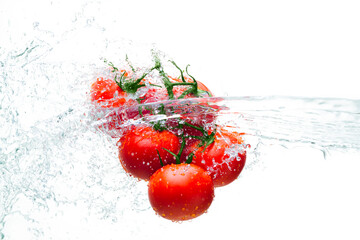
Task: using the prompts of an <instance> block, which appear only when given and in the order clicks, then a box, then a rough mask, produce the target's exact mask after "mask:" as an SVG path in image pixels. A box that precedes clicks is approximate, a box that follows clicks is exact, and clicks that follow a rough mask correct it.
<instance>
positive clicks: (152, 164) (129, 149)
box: [118, 126, 180, 180]
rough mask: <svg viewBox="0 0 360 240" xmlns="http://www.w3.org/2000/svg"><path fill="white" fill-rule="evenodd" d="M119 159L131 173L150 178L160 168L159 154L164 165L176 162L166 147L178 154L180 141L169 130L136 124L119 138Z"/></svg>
mask: <svg viewBox="0 0 360 240" xmlns="http://www.w3.org/2000/svg"><path fill="white" fill-rule="evenodd" d="M118 143H119V159H120V162H121V165H122V166H123V168H124V169H125V170H126V172H128V173H129V174H130V175H132V176H134V177H136V178H139V179H143V180H149V179H150V176H151V175H152V174H153V173H154V172H156V170H158V169H160V168H161V167H162V166H161V163H160V159H159V155H158V152H157V151H159V154H160V157H161V160H162V162H163V164H164V165H166V164H171V163H175V162H176V159H175V157H174V156H173V155H171V154H170V153H169V152H167V151H166V150H164V149H163V148H166V149H168V150H170V151H171V152H173V153H175V154H177V153H178V152H179V150H180V142H179V139H178V137H177V136H176V135H174V134H173V133H171V132H169V131H166V130H165V131H161V132H160V131H156V130H154V129H153V128H152V127H149V126H135V127H133V128H132V129H130V130H128V131H127V132H126V133H125V134H124V136H122V137H121V138H120V140H119V142H118Z"/></svg>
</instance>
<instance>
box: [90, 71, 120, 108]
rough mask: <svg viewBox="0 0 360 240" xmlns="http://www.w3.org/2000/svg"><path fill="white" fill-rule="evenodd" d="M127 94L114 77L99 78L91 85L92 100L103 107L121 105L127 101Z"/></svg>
mask: <svg viewBox="0 0 360 240" xmlns="http://www.w3.org/2000/svg"><path fill="white" fill-rule="evenodd" d="M126 97H127V94H126V92H124V91H123V90H122V89H121V88H120V87H119V86H118V85H117V84H116V82H115V81H114V80H113V79H104V78H102V77H100V78H97V79H96V81H95V82H94V83H93V84H92V85H91V89H90V98H91V101H93V102H94V103H96V104H97V105H99V106H101V107H103V108H111V107H120V106H122V105H124V104H125V103H126V99H125V98H126Z"/></svg>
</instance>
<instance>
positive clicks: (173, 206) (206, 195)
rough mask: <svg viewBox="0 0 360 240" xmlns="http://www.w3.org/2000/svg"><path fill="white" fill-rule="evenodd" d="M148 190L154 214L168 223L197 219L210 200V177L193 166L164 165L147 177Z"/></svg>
mask: <svg viewBox="0 0 360 240" xmlns="http://www.w3.org/2000/svg"><path fill="white" fill-rule="evenodd" d="M148 187H149V188H148V195H149V200H150V204H151V206H152V208H153V209H154V211H155V212H156V213H157V214H159V215H160V216H161V217H163V218H166V219H169V220H172V221H184V220H189V219H193V218H195V217H198V216H200V215H201V214H203V213H204V212H206V210H207V209H208V208H209V207H210V205H211V203H212V201H213V199H214V184H213V181H212V179H211V177H210V176H209V175H208V173H207V172H206V171H204V169H202V168H201V167H199V166H196V165H194V164H184V163H182V164H171V165H166V166H164V167H163V168H161V169H159V170H158V171H156V172H155V173H154V175H152V176H151V178H150V181H149V184H148Z"/></svg>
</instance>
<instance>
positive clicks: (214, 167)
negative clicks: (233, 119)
mask: <svg viewBox="0 0 360 240" xmlns="http://www.w3.org/2000/svg"><path fill="white" fill-rule="evenodd" d="M199 143H200V141H196V142H195V143H193V144H191V145H189V146H188V147H187V148H186V149H185V150H184V152H183V156H189V154H191V153H193V154H194V155H193V159H192V162H191V163H193V164H196V165H198V166H200V167H202V168H204V169H205V170H206V171H207V172H208V173H209V174H210V176H211V177H212V179H213V180H214V186H215V187H221V186H225V185H227V184H229V183H231V182H233V181H234V180H235V179H237V178H238V176H239V175H240V173H241V171H242V169H243V168H244V166H245V161H246V150H245V148H246V147H245V146H244V145H243V140H242V138H241V134H239V133H236V132H228V131H226V130H224V129H220V130H218V132H217V133H216V134H215V138H214V142H213V143H211V144H210V145H209V146H207V147H206V148H205V149H204V147H205V146H202V147H198V145H199ZM182 160H183V161H185V160H184V158H183V159H182Z"/></svg>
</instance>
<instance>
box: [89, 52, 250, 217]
mask: <svg viewBox="0 0 360 240" xmlns="http://www.w3.org/2000/svg"><path fill="white" fill-rule="evenodd" d="M172 63H173V65H174V66H175V67H176V68H177V69H179V70H180V77H173V76H169V75H168V74H166V73H165V71H164V69H163V67H162V65H161V63H160V61H159V60H158V59H157V58H156V59H155V65H154V67H153V68H151V69H149V70H147V71H145V72H144V73H143V74H140V75H139V74H138V72H137V71H136V70H135V69H134V68H133V67H132V66H131V69H132V70H131V71H125V70H119V69H118V68H116V67H114V65H113V64H111V63H110V64H109V66H110V67H111V72H112V77H110V78H103V77H99V78H97V80H96V81H95V82H94V83H93V84H92V85H91V90H90V97H91V101H92V103H93V105H94V106H95V108H94V109H95V112H96V113H98V114H95V116H96V118H97V120H101V121H99V122H100V124H99V128H100V129H102V130H106V132H108V133H110V134H111V136H112V137H116V138H118V141H117V142H118V151H119V160H120V163H121V165H122V167H123V168H124V169H125V171H126V172H127V173H128V174H129V175H131V176H133V177H135V178H138V179H140V180H145V181H148V196H149V200H150V204H151V206H152V208H153V209H154V211H155V212H156V213H158V214H159V215H160V216H162V217H164V218H166V219H170V220H172V221H183V220H189V219H193V218H195V217H197V216H200V215H201V214H203V213H204V212H206V211H207V209H208V208H209V207H210V205H211V203H212V201H213V199H214V188H215V187H221V186H225V185H227V184H229V183H231V182H233V181H234V180H235V179H236V178H237V177H238V176H239V175H240V173H241V171H242V169H243V168H244V165H245V161H246V147H247V146H246V145H245V144H244V142H243V139H242V136H241V134H239V133H237V132H232V131H228V130H226V128H225V127H224V126H218V125H217V124H216V116H217V115H216V114H217V112H218V111H219V109H220V108H219V107H218V106H216V105H214V104H209V102H211V101H212V98H209V97H212V96H213V95H212V93H211V92H210V90H209V89H208V88H207V87H206V86H205V85H204V84H203V83H201V82H199V81H196V80H195V79H194V78H193V77H192V76H191V75H189V74H188V72H187V69H186V74H187V75H185V71H183V70H181V69H180V68H179V67H178V66H177V65H176V64H175V63H174V62H172ZM152 72H156V74H157V75H156V74H151V73H152ZM159 80H160V81H159ZM190 98H191V99H194V98H196V101H194V102H191V103H183V102H181V99H190ZM99 113H100V114H99ZM146 117H152V118H151V119H152V120H147V121H146V120H144V119H146ZM134 121H135V122H134ZM125 123H126V124H125Z"/></svg>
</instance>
